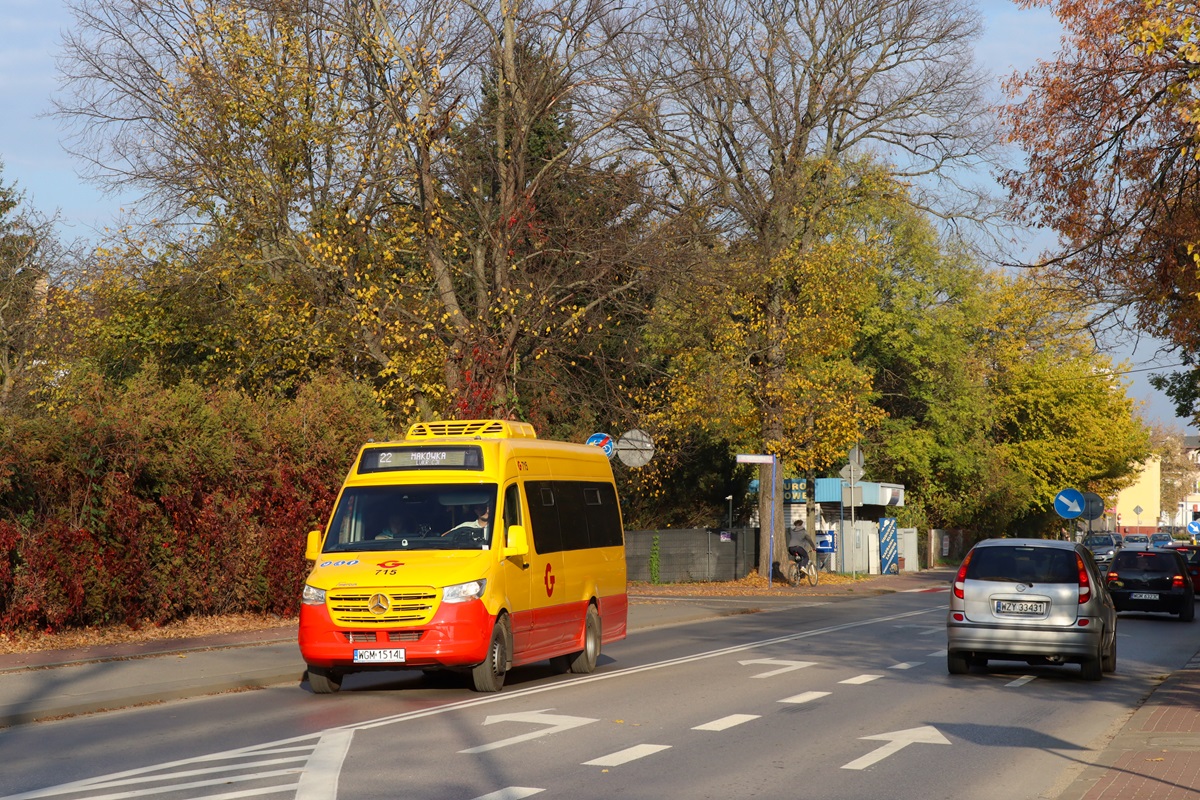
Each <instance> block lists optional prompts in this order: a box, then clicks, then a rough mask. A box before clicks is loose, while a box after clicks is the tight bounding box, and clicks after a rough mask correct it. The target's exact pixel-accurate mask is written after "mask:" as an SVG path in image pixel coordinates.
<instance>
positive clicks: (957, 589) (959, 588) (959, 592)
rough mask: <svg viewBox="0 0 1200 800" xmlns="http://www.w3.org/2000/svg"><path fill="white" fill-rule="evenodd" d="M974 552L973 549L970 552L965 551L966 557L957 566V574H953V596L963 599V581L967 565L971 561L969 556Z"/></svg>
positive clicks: (965, 577)
mask: <svg viewBox="0 0 1200 800" xmlns="http://www.w3.org/2000/svg"><path fill="white" fill-rule="evenodd" d="M974 554H975V551H974V550H972V551H971V552H970V553H967V557H966V558H964V559H963V562H962V564H961V565H959V567H958V574H957V575H955V576H954V596H955V597H957V598H958V599H959V600H963V599H965V595H964V594H963V585H964V583H963V582H964V581H966V579H967V565H968V564H970V563H971V556H972V555H974Z"/></svg>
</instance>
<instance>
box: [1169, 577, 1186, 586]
mask: <svg viewBox="0 0 1200 800" xmlns="http://www.w3.org/2000/svg"><path fill="white" fill-rule="evenodd" d="M1171 588H1172V589H1182V588H1183V576H1182V575H1172V576H1171Z"/></svg>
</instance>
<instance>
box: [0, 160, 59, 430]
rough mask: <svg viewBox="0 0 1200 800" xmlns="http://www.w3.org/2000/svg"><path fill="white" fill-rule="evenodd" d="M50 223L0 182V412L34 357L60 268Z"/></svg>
mask: <svg viewBox="0 0 1200 800" xmlns="http://www.w3.org/2000/svg"><path fill="white" fill-rule="evenodd" d="M62 255H63V253H62V248H61V247H60V245H59V243H58V240H57V239H56V238H55V236H54V235H53V229H52V221H50V220H47V219H45V218H44V217H42V216H40V215H39V214H38V213H37V212H36V211H35V210H33V209H31V208H29V207H28V206H27V205H26V204H25V198H24V194H23V193H22V192H21V191H20V190H18V189H17V188H16V186H15V185H4V184H2V183H0V411H4V410H8V409H9V407H10V406H11V405H12V404H13V403H14V402H15V400H16V398H15V396H14V392H15V390H16V387H17V384H18V382H19V380H20V379H21V378H22V376H23V375H24V374H25V373H26V372H27V371H28V369H29V367H30V365H31V361H32V360H33V359H34V358H35V349H34V346H35V339H36V336H37V333H38V328H39V325H40V324H41V323H42V322H43V321H44V317H45V314H44V311H45V304H46V295H47V293H48V291H49V289H50V285H51V282H52V281H53V280H55V279H56V278H57V277H58V274H59V272H60V270H61V267H62Z"/></svg>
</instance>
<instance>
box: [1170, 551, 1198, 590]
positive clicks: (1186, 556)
mask: <svg viewBox="0 0 1200 800" xmlns="http://www.w3.org/2000/svg"><path fill="white" fill-rule="evenodd" d="M1171 549H1172V550H1178V551H1179V552H1180V553H1182V554H1183V560H1184V561H1186V562H1187V570H1188V574H1189V575H1191V576H1192V589H1193V590H1194V591H1196V592H1200V545H1194V544H1175V545H1171Z"/></svg>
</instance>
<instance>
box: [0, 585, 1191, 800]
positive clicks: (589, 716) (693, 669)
mask: <svg viewBox="0 0 1200 800" xmlns="http://www.w3.org/2000/svg"><path fill="white" fill-rule="evenodd" d="M944 604H945V597H944V595H937V594H932V595H931V594H897V595H884V596H879V597H864V598H859V599H857V600H855V601H854V602H832V601H828V600H822V599H820V598H811V599H808V600H805V601H803V602H798V603H797V602H794V603H790V604H787V605H785V606H783V607H781V608H780V609H779V610H775V611H770V612H766V613H757V614H734V615H732V616H723V617H714V616H712V615H711V614H710V615H709V616H708V617H707V618H705V619H703V620H701V621H695V622H691V623H688V624H676V625H671V626H667V627H655V628H647V629H645V630H643V631H642V632H640V633H635V634H633V635H631V636H630V637H629V638H628V639H627V640H626V641H624V642H621V643H617V644H614V645H611V646H609V647H607V648H606V650H605V654H604V656H603V657H602V661H601V665H600V668H599V670H598V671H597V673H596V674H595V675H592V676H580V677H572V676H559V675H555V674H552V673H551V671H550V669H549V668H548V667H545V668H543V667H540V666H535V667H532V668H528V669H523V670H517V671H514V673H512V674H511V675H510V679H509V682H508V685H507V686H506V688H505V690H504V691H503V692H501V693H500V694H497V695H477V694H474V693H472V692H470V691H468V690H466V689H464V688H463V687H462V686H461V684H439V683H436V682H435V683H430V682H429V681H427V680H426V679H424V678H421V677H419V676H418V675H417V674H415V673H411V672H396V673H379V674H375V675H369V676H359V677H357V678H352V679H350V680H348V682H347V684H346V687H345V689H344V690H343V692H342V693H340V694H338V695H332V696H314V695H312V694H310V693H309V692H308V691H307V690H306V687H303V686H297V685H288V686H277V687H271V688H267V689H263V690H259V691H254V692H247V693H237V694H226V695H220V696H215V697H208V698H199V699H194V700H188V701H182V702H174V703H167V704H162V705H154V706H149V707H144V708H133V709H129V710H125V711H120V712H112V713H107V714H102V715H94V716H87V717H79V718H76V719H67V720H61V721H58V722H51V723H39V724H37V725H29V726H19V727H16V728H12V729H9V730H6V731H0V752H2V753H3V754H4V758H5V769H4V770H0V795H3V796H5V797H7V798H12V797H21V796H24V797H33V796H38V797H66V798H73V797H93V798H94V797H100V796H104V797H109V796H112V797H127V796H135V795H134V794H131V793H135V792H147V791H151V793H152V795H154V796H157V795H159V794H161V796H164V797H184V796H186V797H233V796H249V795H247V794H245V793H247V792H254V793H260V792H261V793H263V794H264V795H272V794H280V795H281V796H295V797H299V798H308V797H321V798H329V797H332V796H334V792H336V793H337V795H338V796H340V797H343V798H355V799H356V800H358V798H362V800H370V799H371V798H377V797H378V798H385V797H386V798H395V797H406V798H407V797H412V798H469V799H474V798H485V797H486V798H501V797H506V798H516V797H527V796H533V795H534V794H538V795H542V796H545V797H571V798H586V797H605V798H607V797H620V796H626V797H650V796H664V797H667V798H674V797H679V798H683V797H688V798H696V797H714V798H716V797H720V798H728V797H750V796H755V797H768V798H774V797H779V798H784V797H794V796H797V795H800V796H805V797H817V798H842V797H845V798H865V797H876V796H877V797H888V798H908V797H912V798H922V799H923V800H924V798H935V797H954V798H991V797H996V798H1000V797H1003V798H1005V800H1012V799H1013V798H1024V797H1028V798H1033V797H1041V796H1054V792H1055V791H1057V790H1058V789H1061V787H1062V786H1063V785H1065V784H1067V783H1069V782H1070V780H1071V779H1072V777H1073V776H1074V775H1076V774H1078V772H1079V771H1080V770H1081V769H1082V768H1083V767H1084V765H1085V764H1086V763H1087V762H1088V760H1089V758H1090V757H1091V756H1092V755H1093V753H1092V748H1093V747H1094V745H1095V744H1096V743H1097V742H1100V741H1103V740H1104V738H1105V737H1106V736H1110V735H1111V733H1112V731H1113V728H1114V726H1115V725H1118V724H1119V723H1120V722H1121V721H1123V720H1124V719H1125V718H1127V717H1128V715H1129V713H1130V712H1131V711H1132V709H1133V708H1134V707H1135V706H1136V705H1137V704H1138V703H1139V702H1140V701H1141V699H1142V698H1144V697H1145V695H1146V694H1147V693H1148V692H1149V691H1150V690H1151V689H1152V688H1153V686H1154V685H1155V684H1156V682H1157V680H1158V679H1159V677H1161V675H1162V674H1163V673H1164V672H1167V671H1170V670H1171V669H1175V668H1177V667H1178V666H1179V665H1181V664H1182V663H1184V662H1186V660H1187V659H1188V658H1189V657H1190V656H1191V655H1192V654H1193V653H1195V652H1196V650H1197V635H1198V634H1200V626H1195V627H1194V626H1187V627H1186V629H1184V628H1181V626H1180V624H1179V623H1175V622H1174V621H1172V620H1166V619H1161V618H1150V619H1140V618H1131V619H1123V620H1122V628H1121V642H1120V651H1121V661H1120V664H1119V671H1118V673H1117V675H1116V676H1114V677H1109V678H1106V679H1105V680H1104V681H1102V682H1100V683H1098V684H1093V683H1087V682H1084V681H1082V680H1080V679H1079V677H1078V674H1077V670H1075V669H1074V668H1069V667H1068V668H1040V669H1032V668H1029V667H1027V666H1025V665H1019V664H1011V665H997V666H996V667H995V668H994V669H993V670H991V671H989V672H988V673H987V674H972V675H969V676H953V677H952V676H949V675H947V674H946V670H945V660H944V658H945V657H944V652H943V650H944V607H945V606H944ZM1183 633H1186V634H1187V635H1181V634H1183ZM76 781H82V782H83V783H74V782H76ZM30 793H32V794H30ZM136 796H144V795H136Z"/></svg>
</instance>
